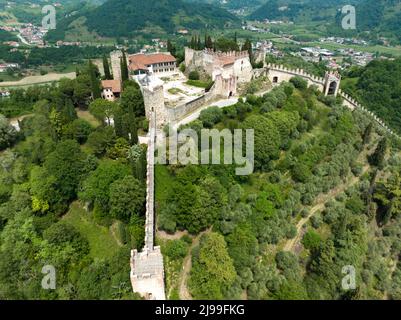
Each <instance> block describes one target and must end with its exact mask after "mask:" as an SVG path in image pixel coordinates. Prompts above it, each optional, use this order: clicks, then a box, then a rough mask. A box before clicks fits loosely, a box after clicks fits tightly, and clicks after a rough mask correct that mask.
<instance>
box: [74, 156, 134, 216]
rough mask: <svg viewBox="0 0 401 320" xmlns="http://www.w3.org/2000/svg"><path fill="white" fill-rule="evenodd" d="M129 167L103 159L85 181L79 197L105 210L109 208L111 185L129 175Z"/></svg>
mask: <svg viewBox="0 0 401 320" xmlns="http://www.w3.org/2000/svg"><path fill="white" fill-rule="evenodd" d="M129 173H130V171H129V167H128V166H126V165H124V164H122V163H119V162H116V161H112V160H105V161H102V162H101V163H100V164H99V166H98V167H97V168H96V170H95V171H94V172H92V173H91V174H90V175H89V177H88V178H87V179H86V180H85V181H84V182H83V184H82V190H81V192H79V198H80V199H82V200H84V201H88V202H91V203H93V204H95V206H98V207H99V208H100V209H101V210H103V211H104V212H108V210H109V208H110V207H109V200H110V185H111V184H112V183H113V182H114V181H117V180H119V179H122V178H124V177H125V176H127V175H129Z"/></svg>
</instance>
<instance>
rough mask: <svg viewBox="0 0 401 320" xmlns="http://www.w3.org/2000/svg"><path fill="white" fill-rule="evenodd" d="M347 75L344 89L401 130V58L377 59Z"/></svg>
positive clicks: (396, 128)
mask: <svg viewBox="0 0 401 320" xmlns="http://www.w3.org/2000/svg"><path fill="white" fill-rule="evenodd" d="M346 76H347V77H348V79H347V78H346V80H345V82H344V87H343V89H344V90H345V91H347V92H348V93H350V94H351V95H352V96H353V97H355V98H356V99H357V100H359V102H360V103H361V104H363V105H364V106H366V107H368V108H369V109H370V110H372V111H374V112H375V113H376V114H377V115H378V116H380V118H382V119H383V120H385V121H386V122H387V123H388V124H389V125H390V126H391V127H392V129H394V130H395V131H397V132H399V133H401V59H399V58H398V59H396V60H374V61H372V62H371V63H369V64H368V65H367V66H366V67H363V68H353V69H351V70H350V71H349V72H348V73H346Z"/></svg>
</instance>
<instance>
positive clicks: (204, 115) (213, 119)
mask: <svg viewBox="0 0 401 320" xmlns="http://www.w3.org/2000/svg"><path fill="white" fill-rule="evenodd" d="M222 119H223V111H222V110H221V109H220V108H219V107H209V108H207V109H205V110H202V111H201V113H200V116H199V120H200V121H202V123H203V126H204V127H205V128H212V127H213V125H214V124H216V123H218V122H220V121H221V120H222Z"/></svg>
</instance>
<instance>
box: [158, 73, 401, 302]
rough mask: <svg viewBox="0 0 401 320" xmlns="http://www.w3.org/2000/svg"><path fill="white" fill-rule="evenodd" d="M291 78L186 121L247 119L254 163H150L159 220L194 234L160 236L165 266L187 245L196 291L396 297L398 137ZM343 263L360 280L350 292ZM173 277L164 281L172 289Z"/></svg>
mask: <svg viewBox="0 0 401 320" xmlns="http://www.w3.org/2000/svg"><path fill="white" fill-rule="evenodd" d="M291 83H292V84H294V86H295V87H296V88H297V89H296V90H294V87H292V85H291V84H288V83H287V84H282V85H280V86H278V87H275V88H274V89H273V90H272V91H271V92H269V93H267V94H265V95H264V96H263V97H256V96H252V95H248V96H247V101H246V102H244V101H239V102H238V103H237V104H236V105H233V106H229V107H226V108H223V110H221V109H218V108H216V107H211V108H209V109H206V110H204V111H202V112H201V114H200V117H199V119H198V120H196V121H194V122H192V123H190V124H188V125H185V126H183V127H182V128H181V129H185V128H192V129H194V130H195V131H197V132H198V131H199V130H200V129H201V128H219V129H220V130H221V129H222V128H230V130H232V129H235V128H242V129H245V128H247V129H248V128H252V129H254V130H255V172H254V173H253V174H252V175H251V176H248V177H238V176H235V174H234V170H233V168H232V167H230V166H223V165H221V166H218V165H209V166H194V165H189V166H178V167H177V166H167V167H166V166H158V167H157V168H156V201H157V205H156V207H157V214H158V226H159V230H165V231H166V232H170V233H174V232H176V231H178V233H177V234H178V235H180V234H182V231H183V230H188V232H189V233H190V234H194V235H197V234H199V235H201V236H200V241H199V244H196V245H195V248H194V249H193V250H191V252H190V253H187V252H188V251H186V248H187V247H188V245H187V243H191V239H189V238H188V236H187V235H184V236H182V238H181V239H179V240H167V241H166V243H163V245H164V247H165V248H166V250H165V259H166V266H167V269H166V273H167V275H168V276H169V275H170V274H171V272H173V273H174V272H175V270H180V269H181V265H180V262H179V261H181V262H182V261H186V260H178V258H180V259H183V258H184V257H186V258H185V259H188V256H189V257H190V258H191V259H192V270H191V272H190V275H189V280H188V286H187V287H188V290H189V292H190V294H191V295H192V297H193V298H194V299H228V298H230V299H239V298H241V297H244V296H246V297H247V298H248V299H287V300H288V299H290V300H291V299H297V300H299V299H383V298H384V297H391V298H394V299H398V298H399V297H400V292H401V285H400V278H401V273H400V268H399V262H398V261H399V252H400V241H399V239H398V235H399V234H400V230H401V219H400V215H399V212H400V210H399V198H398V196H396V195H395V194H394V195H393V196H390V194H391V193H392V192H397V191H396V190H399V188H400V186H401V184H400V181H401V180H400V179H399V173H400V170H401V167H400V164H401V161H400V160H401V158H400V149H399V146H397V143H396V142H395V141H393V140H392V139H389V138H388V137H386V133H385V132H383V131H382V130H381V129H380V128H377V127H376V125H375V123H374V122H372V119H370V118H369V117H368V116H367V115H366V114H364V113H362V112H361V111H359V110H355V111H353V112H351V111H350V110H349V109H347V108H345V107H343V106H341V101H340V99H337V100H335V99H332V98H328V97H324V96H322V95H321V94H319V93H318V92H317V91H316V90H315V89H313V88H307V84H306V82H305V81H303V80H302V79H297V80H295V79H294V80H292V81H291ZM390 140H391V143H390ZM390 145H391V146H390ZM198 151H199V152H201V150H198ZM393 177H394V179H393ZM390 199H392V200H390ZM302 220H304V221H305V223H304V224H302V227H299V228H297V227H296V225H298V223H299V221H302ZM184 234H185V233H184ZM373 235H374V237H373ZM167 239H168V238H167ZM194 239H195V240H194V242H192V245H194V243H195V241H196V239H199V237H195V238H194ZM298 240H299V241H298ZM289 242H290V244H289ZM291 242H293V244H291ZM288 244H289V245H288ZM172 261H174V264H173V263H172ZM177 261H178V262H177ZM349 265H351V266H353V267H354V268H355V270H356V278H357V288H356V289H355V290H348V291H347V290H345V289H344V288H342V287H341V279H342V278H343V277H344V274H343V273H342V270H343V267H344V266H349ZM173 266H175V267H174V268H176V269H172V268H173ZM212 266H219V267H218V268H214V267H212ZM391 266H396V267H394V268H391ZM391 279H392V280H394V282H393V283H391ZM178 288H179V289H180V290H179V293H181V292H185V290H182V283H181V282H177V283H174V282H171V281H170V282H168V287H167V289H168V291H169V292H172V295H171V296H170V297H174V298H176V295H175V294H176V293H174V292H175V290H178Z"/></svg>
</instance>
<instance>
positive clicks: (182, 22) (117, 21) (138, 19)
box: [48, 0, 239, 40]
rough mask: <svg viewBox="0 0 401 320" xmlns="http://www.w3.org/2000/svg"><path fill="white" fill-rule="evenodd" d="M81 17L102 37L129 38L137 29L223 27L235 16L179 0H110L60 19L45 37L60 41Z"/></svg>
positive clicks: (170, 29)
mask: <svg viewBox="0 0 401 320" xmlns="http://www.w3.org/2000/svg"><path fill="white" fill-rule="evenodd" d="M82 17H84V20H85V23H84V24H85V26H86V27H87V28H88V29H89V31H95V32H96V33H97V34H99V35H101V36H106V37H130V36H132V35H133V34H136V33H137V32H138V31H144V30H148V31H150V30H153V31H155V32H160V31H162V32H167V33H173V32H175V31H177V30H178V29H180V28H189V29H203V28H223V27H224V26H225V25H226V24H227V23H230V24H231V25H233V24H238V23H239V19H238V18H237V17H236V16H234V15H232V14H231V13H229V12H228V11H226V10H224V9H222V8H219V7H217V6H213V5H208V4H200V3H186V2H184V1H182V0H178V1H177V0H174V1H173V0H162V1H150V2H149V1H148V2H147V1H139V0H113V1H107V2H105V3H104V4H103V5H101V6H99V7H97V8H95V9H93V10H88V11H86V12H85V13H81V14H79V15H75V16H73V17H68V18H66V19H65V20H64V21H63V20H61V21H60V24H59V26H58V28H57V29H56V30H55V31H51V32H49V35H48V39H53V40H54V39H55V40H60V39H62V38H60V37H63V36H64V35H65V32H66V31H67V30H68V29H69V28H72V26H71V24H72V22H73V21H74V20H76V19H78V18H82Z"/></svg>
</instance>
